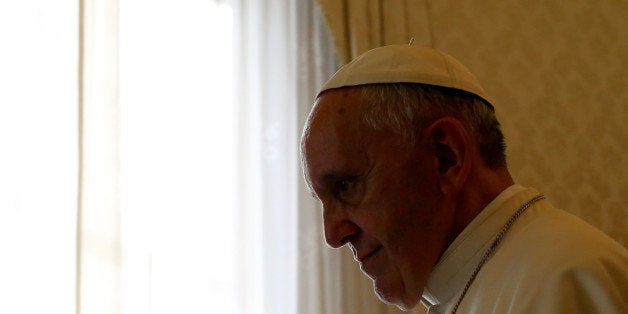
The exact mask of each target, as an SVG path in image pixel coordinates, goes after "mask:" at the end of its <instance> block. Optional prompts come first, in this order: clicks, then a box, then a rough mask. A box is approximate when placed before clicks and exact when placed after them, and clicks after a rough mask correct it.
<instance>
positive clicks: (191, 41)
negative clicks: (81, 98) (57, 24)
mask: <svg viewBox="0 0 628 314" xmlns="http://www.w3.org/2000/svg"><path fill="white" fill-rule="evenodd" d="M231 29H232V11H231V9H230V8H229V7H228V6H224V5H217V4H214V3H213V2H212V1H207V0H178V1H152V0H151V1H146V0H144V1H125V0H121V1H120V101H121V103H120V115H121V194H122V201H121V206H122V208H121V212H122V218H121V219H122V245H123V265H122V266H123V268H122V269H123V281H122V286H123V296H122V308H123V313H125V314H130V313H133V314H135V313H151V314H160V313H164V314H165V313H234V312H235V307H236V306H235V304H236V303H235V266H234V265H235V258H234V256H235V248H234V247H235V245H234V244H235V241H234V230H235V229H234V216H235V200H236V196H235V192H236V190H235V177H236V176H235V173H236V172H235V170H236V164H235V163H236V132H235V130H236V129H235V127H236V126H235V124H236V118H235V115H236V110H235V105H234V104H233V100H232V92H233V89H232V84H233V83H232V76H231V71H232V43H231V40H232V39H231V35H232V34H231Z"/></svg>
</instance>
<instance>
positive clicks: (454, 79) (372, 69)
mask: <svg viewBox="0 0 628 314" xmlns="http://www.w3.org/2000/svg"><path fill="white" fill-rule="evenodd" d="M374 83H421V84H429V85H436V86H443V87H449V88H455V89H459V90H463V91H467V92H470V93H472V94H475V95H477V96H479V97H480V98H482V99H484V100H485V101H486V102H488V103H490V101H489V99H488V97H487V96H486V93H485V92H484V89H483V88H482V86H481V85H480V82H479V81H478V79H477V78H476V77H475V76H474V75H473V73H471V71H469V69H467V68H466V67H465V66H464V65H462V63H460V62H459V61H458V60H456V59H454V58H453V57H452V56H450V55H447V54H444V53H442V52H440V51H438V50H436V49H433V48H428V47H421V46H415V45H392V46H384V47H379V48H375V49H372V50H369V51H367V52H365V53H363V54H362V55H360V56H358V57H357V58H355V59H353V61H351V62H349V63H348V64H346V65H344V66H342V67H341V68H340V69H339V70H338V71H337V72H336V74H334V75H333V76H332V77H331V78H330V79H329V81H327V83H325V85H323V87H322V88H321V90H320V91H319V92H318V95H320V94H321V93H322V92H324V91H326V90H329V89H333V88H339V87H345V86H357V85H365V84H374Z"/></svg>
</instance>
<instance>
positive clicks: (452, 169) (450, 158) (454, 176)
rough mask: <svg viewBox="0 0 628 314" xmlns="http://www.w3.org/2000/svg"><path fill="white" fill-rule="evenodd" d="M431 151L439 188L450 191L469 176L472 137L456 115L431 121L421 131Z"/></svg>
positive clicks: (451, 192) (445, 191)
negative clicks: (423, 131)
mask: <svg viewBox="0 0 628 314" xmlns="http://www.w3.org/2000/svg"><path fill="white" fill-rule="evenodd" d="M424 134H425V135H426V136H427V143H428V145H430V148H431V151H432V152H433V156H434V160H435V163H436V169H437V171H438V181H439V185H440V188H441V191H442V192H443V193H445V194H449V195H454V194H457V193H458V191H460V190H461V189H462V187H463V185H464V183H465V182H466V180H467V177H468V176H469V172H470V170H471V163H472V156H471V155H472V154H473V152H472V145H473V143H472V138H471V135H470V133H469V132H468V131H467V129H466V128H465V127H464V125H463V124H462V123H461V122H460V121H459V120H458V119H456V118H453V117H445V118H441V119H438V120H436V121H434V122H433V123H432V124H431V125H430V126H429V127H428V128H427V129H426V131H425V133H424Z"/></svg>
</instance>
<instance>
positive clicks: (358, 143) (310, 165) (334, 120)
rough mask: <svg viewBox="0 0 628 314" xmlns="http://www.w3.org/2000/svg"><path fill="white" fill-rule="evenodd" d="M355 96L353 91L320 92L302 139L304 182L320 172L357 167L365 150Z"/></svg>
mask: <svg viewBox="0 0 628 314" xmlns="http://www.w3.org/2000/svg"><path fill="white" fill-rule="evenodd" d="M361 107H362V106H360V97H359V94H358V93H357V92H356V91H355V90H353V89H345V88H342V89H338V90H330V91H327V92H325V93H323V94H322V95H321V96H320V97H319V99H318V101H317V103H316V105H315V108H314V110H312V113H311V114H310V117H309V119H308V125H307V126H306V129H305V130H306V131H305V133H304V136H303V151H302V152H303V161H304V166H305V169H304V170H305V172H306V176H307V177H308V178H307V179H308V181H311V180H312V179H315V178H316V177H315V175H317V174H318V175H320V174H321V173H323V172H331V171H338V170H339V169H347V168H351V167H352V166H357V165H358V164H359V163H360V162H361V161H364V159H365V158H366V154H367V148H368V141H367V140H368V136H367V135H368V133H369V131H368V128H366V127H365V126H364V124H363V122H362V109H361Z"/></svg>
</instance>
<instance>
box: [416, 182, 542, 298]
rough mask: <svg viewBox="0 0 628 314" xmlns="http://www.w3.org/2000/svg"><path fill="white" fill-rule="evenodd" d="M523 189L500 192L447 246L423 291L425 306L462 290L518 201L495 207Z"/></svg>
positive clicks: (518, 187) (512, 188)
mask: <svg viewBox="0 0 628 314" xmlns="http://www.w3.org/2000/svg"><path fill="white" fill-rule="evenodd" d="M524 190H527V189H526V188H525V187H523V186H521V185H518V184H515V185H511V186H510V187H508V188H507V189H505V190H504V191H502V192H501V193H500V194H499V195H498V196H497V197H495V199H493V201H491V202H490V203H489V204H488V205H487V206H486V207H485V208H484V209H483V210H482V211H481V212H480V213H479V214H478V215H477V216H476V217H475V218H474V219H473V220H472V221H471V223H469V225H468V226H467V227H466V228H465V229H464V230H463V231H462V232H461V233H460V234H459V235H458V236H457V237H456V239H455V240H454V241H453V242H452V243H451V244H450V245H449V247H448V248H447V250H445V252H444V253H443V256H441V258H440V260H439V262H438V263H437V264H436V266H435V267H434V269H433V270H432V273H431V274H430V277H429V278H428V281H427V285H426V287H425V290H424V291H423V297H422V301H423V302H424V303H425V304H426V305H427V306H430V305H434V304H442V303H447V302H448V301H450V300H451V299H452V298H454V297H456V296H457V295H458V294H459V293H460V292H461V291H462V289H463V288H464V285H465V284H466V282H467V281H468V280H469V277H470V276H471V274H472V273H473V270H474V269H475V267H476V266H477V265H478V263H479V262H480V259H481V258H482V256H483V255H484V253H485V252H486V250H487V249H488V247H489V246H490V244H491V242H492V240H493V238H494V237H495V235H496V234H497V233H498V232H499V229H500V228H501V227H502V225H503V224H504V222H505V221H506V220H508V217H510V215H512V211H514V210H516V209H517V206H519V205H520V204H519V205H516V204H513V205H514V206H509V207H513V210H512V211H511V210H509V209H508V210H498V209H500V208H502V206H503V205H504V203H506V201H507V200H509V199H510V198H512V197H513V196H514V195H515V194H517V193H519V192H522V191H524ZM529 190H532V189H529Z"/></svg>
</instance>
